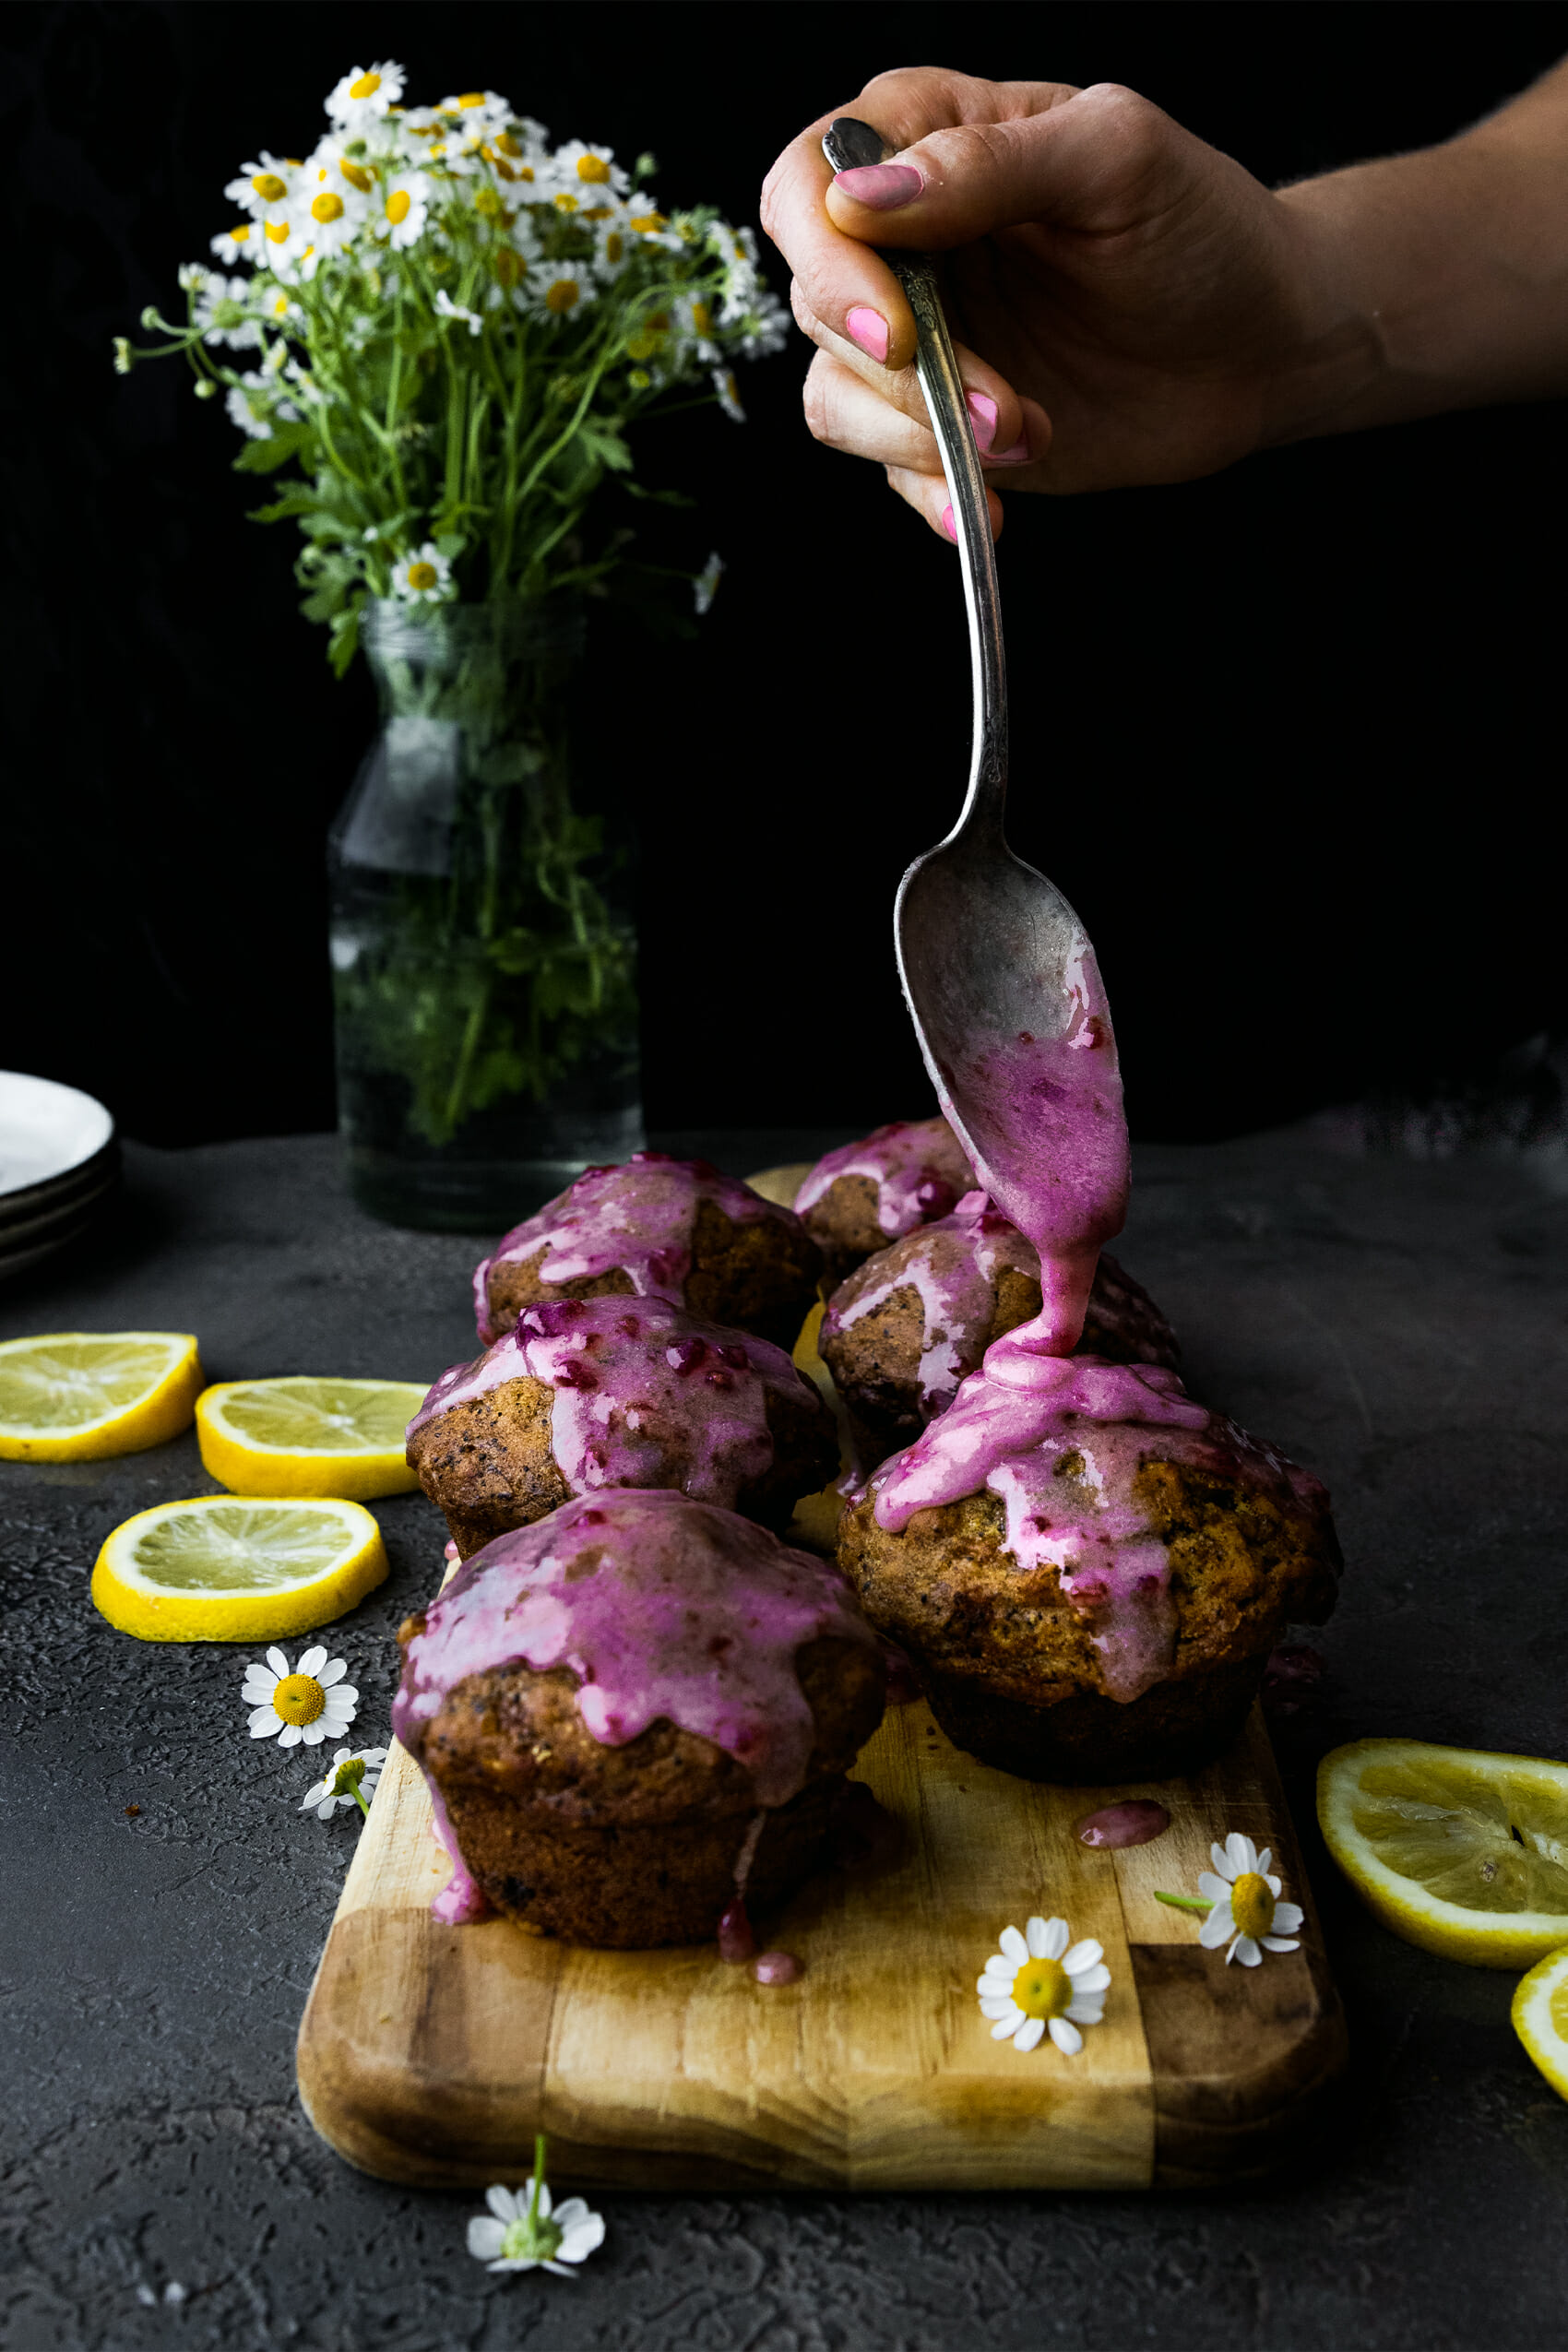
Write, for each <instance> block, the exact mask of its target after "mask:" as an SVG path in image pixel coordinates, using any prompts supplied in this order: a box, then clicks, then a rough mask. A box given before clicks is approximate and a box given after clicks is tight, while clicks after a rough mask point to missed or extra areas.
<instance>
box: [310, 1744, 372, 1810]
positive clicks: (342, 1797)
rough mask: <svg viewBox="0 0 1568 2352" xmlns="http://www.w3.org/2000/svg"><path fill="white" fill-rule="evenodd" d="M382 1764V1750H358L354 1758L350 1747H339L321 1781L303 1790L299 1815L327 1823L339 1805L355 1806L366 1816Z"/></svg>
mask: <svg viewBox="0 0 1568 2352" xmlns="http://www.w3.org/2000/svg"><path fill="white" fill-rule="evenodd" d="M385 1764H386V1749H385V1748H362V1749H361V1750H360V1752H359V1753H358V1755H356V1754H355V1753H354V1752H353V1751H352V1749H350V1748H339V1751H338V1752H337V1754H336V1755H335V1756H334V1757H333V1759H332V1762H331V1764H329V1765H328V1766H327V1770H326V1771H325V1772H324V1773H323V1774H322V1776H321V1778H320V1779H319V1780H318V1781H317V1782H316V1783H315V1786H314V1787H313V1788H307V1789H306V1790H305V1793H304V1795H303V1798H302V1799H301V1800H300V1811H301V1812H302V1813H314V1814H315V1817H316V1819H317V1821H330V1820H331V1818H332V1816H333V1814H334V1813H335V1812H337V1811H338V1808H339V1805H358V1807H359V1809H360V1811H361V1812H362V1813H368V1812H369V1811H370V1800H371V1799H372V1798H373V1797H374V1794H375V1791H376V1785H377V1783H378V1782H379V1780H380V1778H381V1774H382V1768H383V1766H384V1765H385Z"/></svg>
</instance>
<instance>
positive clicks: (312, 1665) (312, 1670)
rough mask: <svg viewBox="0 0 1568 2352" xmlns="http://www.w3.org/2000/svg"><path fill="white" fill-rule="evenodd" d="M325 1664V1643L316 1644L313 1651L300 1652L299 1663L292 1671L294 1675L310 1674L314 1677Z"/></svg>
mask: <svg viewBox="0 0 1568 2352" xmlns="http://www.w3.org/2000/svg"><path fill="white" fill-rule="evenodd" d="M326 1663H327V1646H326V1644H325V1643H318V1644H317V1645H316V1646H315V1648H314V1649H308V1650H302V1651H301V1653H300V1662H299V1664H298V1666H296V1667H295V1669H294V1671H295V1673H296V1674H312V1675H316V1674H319V1673H320V1672H321V1669H322V1668H323V1667H324V1666H325V1665H326Z"/></svg>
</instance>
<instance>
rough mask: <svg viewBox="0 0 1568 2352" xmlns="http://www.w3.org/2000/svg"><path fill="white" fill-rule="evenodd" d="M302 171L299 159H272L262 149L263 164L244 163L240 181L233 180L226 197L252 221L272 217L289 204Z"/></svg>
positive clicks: (288, 157)
mask: <svg viewBox="0 0 1568 2352" xmlns="http://www.w3.org/2000/svg"><path fill="white" fill-rule="evenodd" d="M303 168H304V167H303V164H302V163H301V161H300V160H299V158H298V156H294V155H269V154H268V153H267V149H266V148H262V150H261V160H260V162H259V163H242V164H241V166H240V173H239V177H238V179H234V180H231V181H230V183H229V184H228V186H227V187H226V188H225V189H224V191H223V193H224V195H225V196H227V197H228V199H229V201H230V203H231V204H237V205H238V206H239V208H240V209H241V211H242V212H248V213H249V214H250V216H251V219H252V220H262V219H264V218H267V217H272V216H275V215H277V214H278V213H279V212H280V211H281V209H282V208H283V207H284V206H285V205H286V204H287V203H288V201H289V198H290V196H291V195H292V194H293V191H294V184H295V182H296V180H297V178H298V175H299V173H300V172H302V171H303Z"/></svg>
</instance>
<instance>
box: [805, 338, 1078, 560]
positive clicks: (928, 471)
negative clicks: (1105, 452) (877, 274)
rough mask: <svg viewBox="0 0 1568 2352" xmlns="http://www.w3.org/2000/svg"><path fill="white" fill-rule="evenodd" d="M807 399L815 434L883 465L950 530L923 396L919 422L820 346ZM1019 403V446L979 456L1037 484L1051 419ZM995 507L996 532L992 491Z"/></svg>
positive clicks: (1014, 478)
mask: <svg viewBox="0 0 1568 2352" xmlns="http://www.w3.org/2000/svg"><path fill="white" fill-rule="evenodd" d="M804 400H805V411H806V422H807V423H808V424H809V425H810V427H811V429H812V432H813V433H814V434H815V436H816V438H817V440H819V441H820V442H822V443H824V444H825V445H826V447H828V448H830V449H841V450H843V451H845V452H846V454H847V455H849V456H850V457H869V458H870V459H871V461H872V462H873V465H879V466H882V467H884V468H885V469H886V472H887V479H888V481H889V482H890V483H891V485H892V487H893V488H894V489H895V490H897V493H898V494H899V496H900V497H901V498H903V499H905V500H907V501H908V503H909V505H911V506H914V507H915V508H916V509H917V511H918V512H919V513H921V514H922V515H923V516H924V517H925V518H926V520H927V522H929V523H930V525H931V527H932V529H933V530H935V531H938V532H940V533H942V534H943V535H944V537H947V538H951V537H952V533H951V530H950V529H948V528H947V525H946V522H945V520H944V517H945V515H946V512H947V508H948V503H949V501H948V493H947V485H946V482H945V481H944V476H943V471H942V457H941V453H940V451H939V449H938V447H937V443H936V435H935V434H934V433H933V432H932V428H931V425H930V422H928V421H925V420H924V404H923V401H922V404H921V410H922V416H921V422H917V421H916V420H915V419H914V418H912V417H909V416H907V415H906V414H905V413H904V411H903V410H901V409H899V408H897V407H895V406H894V404H893V403H892V402H891V401H889V400H887V399H885V398H884V397H883V396H882V393H881V392H880V390H879V389H878V388H877V387H875V386H872V385H869V384H866V383H865V382H863V381H862V379H861V374H860V373H859V371H858V370H857V369H855V368H853V367H849V366H845V365H844V364H843V363H842V362H840V361H838V360H837V359H835V358H834V357H833V356H832V355H831V354H830V353H829V352H826V351H819V352H818V353H817V355H816V358H815V359H814V361H813V362H812V365H811V369H810V372H809V374H807V377H806V383H805V393H804ZM1022 409H1023V418H1024V431H1023V432H1022V433H1021V434H1020V435H1019V436H1018V446H1017V450H1016V454H1015V453H1014V452H1013V451H1011V450H1009V451H1008V452H1006V453H1004V455H1003V456H1001V457H984V458H983V460H982V462H983V463H984V464H985V466H986V468H987V469H988V471H989V470H990V469H992V467H994V468H995V469H996V480H997V481H998V483H999V484H1006V483H1009V482H1016V483H1017V485H1018V486H1019V487H1020V488H1026V489H1028V488H1034V487H1037V486H1038V483H1037V481H1036V480H1035V477H1034V474H1033V469H1034V468H1035V467H1037V466H1038V465H1039V461H1040V460H1041V459H1042V458H1043V457H1045V455H1046V453H1047V451H1048V450H1049V448H1050V446H1051V423H1050V420H1049V419H1048V417H1047V416H1046V414H1045V411H1044V410H1043V409H1040V408H1039V407H1037V405H1036V404H1035V402H1034V401H1032V400H1028V401H1025V402H1023V403H1022ZM988 487H989V484H988ZM991 509H992V535H993V536H994V535H995V534H996V533H997V532H999V531H1000V530H1001V529H1002V504H1001V501H1000V500H999V499H998V498H996V497H995V496H994V495H992V502H991Z"/></svg>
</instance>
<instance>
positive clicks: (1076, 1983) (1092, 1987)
mask: <svg viewBox="0 0 1568 2352" xmlns="http://www.w3.org/2000/svg"><path fill="white" fill-rule="evenodd" d="M1110 1982H1111V1971H1110V1969H1109V1968H1108V1967H1107V1966H1106V1965H1105V1963H1104V1961H1103V1960H1101V1961H1099V1962H1098V1963H1097V1965H1096V1966H1094V1967H1092V1968H1083V1969H1080V1970H1079V1972H1078V1974H1077V1975H1076V1976H1075V1978H1073V1998H1074V2000H1075V2001H1076V2000H1077V1999H1078V1997H1079V1995H1080V1994H1081V1993H1090V1992H1104V1991H1105V1990H1106V1989H1107V1987H1108V1986H1109V1985H1110Z"/></svg>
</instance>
